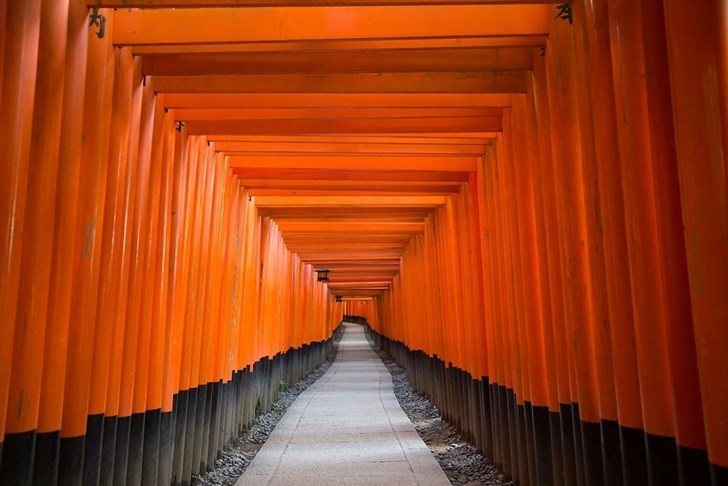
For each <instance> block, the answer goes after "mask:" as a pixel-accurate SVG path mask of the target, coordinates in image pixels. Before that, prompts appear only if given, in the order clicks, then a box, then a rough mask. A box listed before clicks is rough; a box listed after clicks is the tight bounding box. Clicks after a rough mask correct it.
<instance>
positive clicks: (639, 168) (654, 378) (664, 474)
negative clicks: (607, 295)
mask: <svg viewBox="0 0 728 486" xmlns="http://www.w3.org/2000/svg"><path fill="white" fill-rule="evenodd" d="M641 7H642V5H641V2H626V1H617V2H613V3H610V4H609V21H610V26H611V28H610V33H611V37H610V41H611V46H612V58H613V73H614V77H613V79H614V88H615V94H616V96H615V99H616V100H618V101H619V102H618V103H616V115H617V120H618V123H617V135H618V142H619V149H620V168H621V173H622V184H623V191H624V198H625V199H624V201H625V208H624V209H625V222H626V229H627V246H628V249H629V253H628V258H629V260H628V261H629V267H630V279H631V283H632V285H631V288H632V306H633V310H634V319H635V320H634V322H635V338H636V341H635V342H636V351H637V363H638V370H639V377H640V391H641V401H642V415H643V421H644V430H645V432H646V435H645V440H646V444H647V464H648V478H649V480H650V481H651V482H653V483H655V484H671V483H675V482H676V481H677V478H678V471H677V467H676V466H677V461H676V459H677V457H676V449H675V445H674V439H672V438H673V437H674V436H675V409H674V401H673V396H672V390H671V379H670V373H669V362H668V361H669V359H670V358H669V355H668V348H667V317H666V313H667V311H668V308H667V302H666V294H665V292H664V288H663V285H662V283H663V282H662V275H663V270H662V267H661V263H662V262H661V261H660V250H661V248H662V243H661V242H660V235H659V233H658V230H659V227H658V219H657V218H658V216H657V215H658V213H659V211H660V208H658V207H657V202H656V196H655V191H656V184H655V179H656V176H655V171H656V170H660V169H659V168H658V164H660V163H663V162H662V161H658V160H656V159H654V157H656V156H657V154H656V153H655V148H656V147H654V143H653V141H652V139H651V123H655V120H653V119H652V117H651V115H650V111H649V99H648V96H649V91H650V89H651V87H650V84H651V83H650V81H651V78H648V77H647V76H646V74H648V73H649V74H650V75H651V76H652V75H653V73H652V71H651V70H649V69H648V66H647V65H646V62H645V55H646V48H647V46H646V36H647V33H646V31H645V27H644V26H645V25H646V23H647V22H651V21H652V20H650V19H646V18H644V17H643V12H642V8H641ZM655 74H656V73H655ZM620 120H622V123H619V121H620ZM625 121H626V122H625Z"/></svg>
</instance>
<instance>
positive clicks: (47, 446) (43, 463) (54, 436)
mask: <svg viewBox="0 0 728 486" xmlns="http://www.w3.org/2000/svg"><path fill="white" fill-rule="evenodd" d="M60 448H61V433H60V432H59V431H56V432H44V433H39V434H37V435H36V436H35V456H34V458H33V484H34V485H37V486H46V485H48V484H56V483H58V461H59V458H60Z"/></svg>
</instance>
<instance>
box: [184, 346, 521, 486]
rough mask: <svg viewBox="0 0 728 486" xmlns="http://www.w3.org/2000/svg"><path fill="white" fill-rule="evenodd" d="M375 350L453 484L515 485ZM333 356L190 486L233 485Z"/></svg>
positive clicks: (401, 401) (289, 391) (285, 393)
mask: <svg viewBox="0 0 728 486" xmlns="http://www.w3.org/2000/svg"><path fill="white" fill-rule="evenodd" d="M376 352H377V353H378V354H379V356H380V357H381V358H382V361H383V362H384V364H385V365H386V367H387V369H388V370H389V372H390V374H391V375H392V382H393V383H394V394H395V396H396V397H397V400H398V401H399V404H400V405H401V406H402V409H403V410H404V412H405V414H406V415H407V417H409V419H410V421H411V422H412V423H413V424H414V426H415V429H416V430H417V433H418V434H419V435H420V437H422V440H423V441H424V442H425V444H427V446H428V447H429V448H430V451H432V454H433V455H434V456H435V459H436V460H437V462H438V463H439V464H440V467H441V468H442V470H443V471H445V474H446V475H447V477H448V479H450V482H451V483H452V484H454V485H467V486H478V485H489V486H490V485H494V486H501V485H502V486H508V485H511V484H513V483H512V482H507V481H505V480H504V478H503V475H502V474H501V473H499V472H498V470H497V469H496V467H495V466H494V465H493V464H492V463H491V462H490V461H488V459H486V458H485V457H484V456H483V455H482V454H480V453H479V452H478V451H477V449H476V448H475V447H474V446H473V445H471V444H470V443H468V442H466V441H465V440H463V439H462V437H461V435H460V433H459V432H458V430H457V428H455V427H454V426H453V425H450V424H449V423H447V422H445V421H443V420H442V418H441V417H440V411H439V410H438V409H437V407H435V406H434V405H433V404H432V402H430V400H429V399H427V398H426V397H424V396H422V395H420V394H418V393H417V392H415V391H414V390H413V389H412V386H411V385H410V383H409V380H408V379H407V374H406V372H405V370H404V369H402V368H400V367H399V366H398V365H397V363H395V362H394V360H392V358H391V357H390V356H389V354H387V353H386V352H384V351H382V350H376ZM334 358H335V356H333V355H332V356H331V357H330V358H329V360H328V361H326V362H324V363H323V364H322V365H321V366H319V367H318V368H316V369H315V370H314V371H313V372H312V373H311V374H309V375H308V376H307V377H305V378H303V379H302V380H300V381H298V382H296V383H294V384H292V385H291V386H289V387H288V388H287V389H286V390H285V391H283V392H281V394H280V396H279V397H278V400H277V401H276V402H275V403H274V404H273V409H272V410H271V411H270V412H266V413H264V414H261V415H258V416H257V417H256V418H255V421H254V423H253V425H252V426H251V427H250V429H249V430H247V431H246V432H245V433H244V434H243V435H241V436H240V437H238V438H237V439H235V440H234V441H233V442H231V443H230V444H228V445H226V446H225V448H224V450H223V452H222V453H221V454H220V456H219V457H218V459H217V460H216V461H215V468H214V469H213V470H211V471H209V472H207V473H205V474H203V475H201V476H193V477H192V484H193V485H204V486H211V485H215V486H223V485H233V484H235V482H236V481H237V480H238V478H240V476H242V474H243V472H244V471H245V468H247V467H248V464H250V462H251V461H252V460H253V458H254V457H255V455H256V454H257V453H258V451H259V450H260V448H261V447H263V444H264V443H265V441H266V440H267V439H268V437H269V436H270V434H271V433H272V432H273V429H274V428H275V426H276V424H277V423H278V421H279V420H280V419H281V418H282V417H283V414H285V413H286V410H287V409H288V407H289V406H291V404H292V403H293V402H294V401H295V400H296V398H297V397H298V395H300V394H301V393H303V391H304V390H306V388H308V387H309V386H310V385H311V384H313V383H314V382H315V381H316V380H318V379H319V378H320V377H321V376H323V374H324V373H326V371H327V370H328V369H329V367H330V366H331V363H332V362H333V360H334Z"/></svg>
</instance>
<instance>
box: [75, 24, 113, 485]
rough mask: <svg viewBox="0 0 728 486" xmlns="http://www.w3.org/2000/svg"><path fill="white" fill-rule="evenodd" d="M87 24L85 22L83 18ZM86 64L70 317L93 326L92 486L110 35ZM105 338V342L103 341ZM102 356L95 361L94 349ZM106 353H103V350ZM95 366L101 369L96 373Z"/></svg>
mask: <svg viewBox="0 0 728 486" xmlns="http://www.w3.org/2000/svg"><path fill="white" fill-rule="evenodd" d="M101 14H102V15H105V16H106V18H107V20H106V32H112V24H113V17H112V16H111V15H112V14H111V11H110V10H101ZM84 20H85V17H84ZM87 36H88V41H87V44H88V61H87V66H86V81H85V87H86V88H85V96H84V104H83V106H84V112H83V131H82V137H83V141H84V143H83V144H82V146H81V173H82V174H84V175H83V180H84V181H85V185H84V190H83V191H81V194H80V197H79V199H78V217H77V229H76V233H75V237H76V240H77V244H76V245H77V254H76V255H77V258H78V255H79V253H80V258H79V259H78V261H77V271H76V279H77V281H78V282H79V284H78V287H76V291H75V292H74V297H73V298H72V300H71V311H70V315H72V316H78V317H79V320H82V321H83V322H84V323H87V324H84V325H83V326H88V325H91V326H94V328H95V329H94V333H93V334H94V346H93V348H94V349H93V350H90V351H88V352H89V354H90V355H91V359H92V365H91V371H90V376H89V378H88V380H89V383H90V385H89V388H90V389H89V399H88V400H89V403H88V417H87V423H86V438H85V444H84V457H83V476H84V479H83V480H84V481H85V482H88V483H89V484H94V483H96V482H98V481H99V476H100V467H101V462H100V461H101V448H102V438H103V425H104V416H103V411H104V408H103V407H104V402H105V399H106V396H105V390H106V388H105V387H106V384H107V381H108V370H109V361H108V359H109V357H108V350H109V342H108V339H107V336H109V335H110V334H109V333H108V332H109V331H110V330H111V326H109V325H108V322H104V323H103V324H100V322H99V320H98V319H97V317H98V310H99V307H98V302H99V300H98V297H99V276H100V267H101V260H102V242H103V240H102V236H103V232H104V222H105V221H104V212H105V202H106V190H107V178H108V175H109V170H108V168H109V164H108V152H109V141H110V137H111V134H110V128H111V119H112V109H111V108H112V104H111V102H112V94H113V82H114V64H115V55H114V48H113V45H112V43H111V38H110V37H111V36H110V35H109V36H104V37H103V38H102V39H100V38H99V37H98V35H97V32H95V31H94V30H93V29H91V30H88V32H87ZM102 336H103V338H102ZM97 348H100V351H99V353H98V354H99V355H103V356H104V360H102V361H101V362H100V363H99V362H98V361H96V358H97V353H96V352H95V350H96V349H97ZM101 350H103V351H101ZM97 366H98V367H99V368H100V369H98V370H97ZM97 373H100V374H101V375H103V378H102V379H103V385H102V387H103V390H104V396H103V399H99V398H98V394H97V395H94V394H93V393H94V389H95V388H96V387H95V386H94V377H95V376H98V375H97Z"/></svg>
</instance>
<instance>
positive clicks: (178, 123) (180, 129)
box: [175, 121, 185, 132]
mask: <svg viewBox="0 0 728 486" xmlns="http://www.w3.org/2000/svg"><path fill="white" fill-rule="evenodd" d="M175 123H176V124H177V131H178V132H181V131H182V128H183V127H184V126H185V124H184V123H182V122H181V121H178V122H175Z"/></svg>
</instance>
